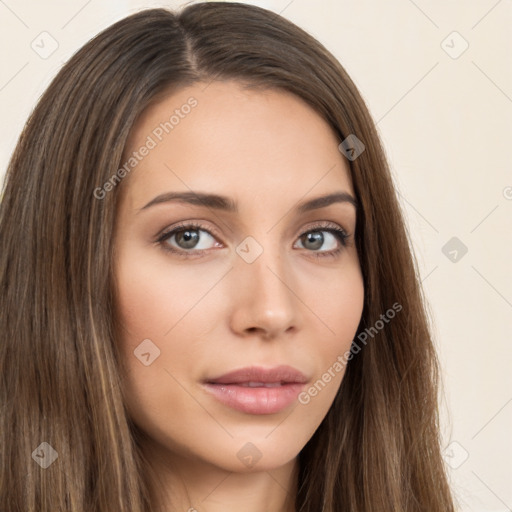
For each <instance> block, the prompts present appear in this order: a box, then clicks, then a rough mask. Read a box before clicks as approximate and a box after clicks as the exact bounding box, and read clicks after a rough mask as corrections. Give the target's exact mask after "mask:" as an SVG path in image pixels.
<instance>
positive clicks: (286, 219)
mask: <svg viewBox="0 0 512 512" xmlns="http://www.w3.org/2000/svg"><path fill="white" fill-rule="evenodd" d="M205 87H206V84H204V83H201V84H195V85H193V86H190V87H187V88H184V89H181V90H180V91H179V92H174V93H173V94H172V95H170V96H168V97H166V98H165V99H164V100H160V102H159V103H157V104H154V105H153V106H151V107H150V108H149V109H148V110H147V111H146V112H145V113H144V115H143V116H142V117H141V118H140V119H139V120H138V121H137V124H136V125H135V126H134V129H133V130H132V133H131V135H130V139H129V141H128V145H127V147H126V152H125V155H126V160H127V161H128V160H129V159H130V157H132V158H133V153H134V152H137V154H138V156H137V157H136V158H137V163H136V166H135V167H134V168H133V169H132V170H131V171H130V173H129V174H128V175H127V176H126V177H125V178H124V180H123V182H122V183H121V184H120V185H118V186H119V187H122V194H121V195H120V202H119V205H118V211H117V217H116V229H115V241H114V246H115V252H116V257H115V270H114V271H115V279H116V287H117V288H116V291H117V303H116V306H117V310H118V311H117V313H118V315H119V319H120V324H121V326H122V328H121V332H120V333H119V339H118V340H117V342H118V343H119V347H120V350H121V354H122V358H123V361H122V362H123V364H124V366H125V369H126V374H125V379H124V382H123V385H124V388H123V392H124V394H125V399H126V402H127V407H128V410H129V414H130V416H131V418H132V420H133V421H134V423H135V424H136V425H137V426H138V427H139V428H140V429H142V431H144V433H145V434H147V436H148V437H149V438H150V439H151V442H152V443H153V445H154V446H155V447H158V448H157V451H158V452H159V453H161V454H165V455H166V456H167V455H168V456H169V459H170V460H179V461H184V462H193V463H196V464H197V463H205V464H208V465H214V466H216V467H219V468H224V469H225V470H228V471H233V472H243V471H246V472H248V471H255V470H268V469H272V468H277V467H280V466H282V465H284V464H287V463H289V462H290V461H292V460H293V459H294V458H295V457H296V456H297V455H298V453H299V451H300V450H301V449H302V448H303V446H304V445H305V444H306V443H307V441H308V440H309V439H310V438H311V436H312V435H313V433H314V432H315V430H316V429H317V427H318V426H319V425H320V423H321V422H322V420H323V418H324V417H325V415H326V414H327V412H328V410H329V408H330V406H331V404H332V402H333V400H334V397H335V395H336V392H337V391H338V389H339V386H340V383H341V380H342V378H343V374H344V370H345V367H344V365H342V364H340V363H339V362H338V361H339V357H340V356H342V355H343V354H344V353H345V352H346V351H348V350H349V348H350V346H351V342H352V340H353V338H354V336H355V334H356V330H357V326H358V324H359V321H360V318H361V314H362V310H363V296H364V290H363V280H362V274H361V270H360V265H359V259H358V254H357V250H356V247H355V242H354V236H355V226H356V209H355V207H354V205H353V204H352V203H351V202H350V200H349V199H348V200H347V198H349V197H350V196H352V197H354V191H353V188H352V183H351V179H350V174H349V168H348V164H347V161H346V159H345V157H344V156H343V155H342V154H341V153H340V152H339V150H338V144H339V142H340V141H338V140H337V138H336V136H335V135H334V134H333V132H332V131H331V129H330V127H329V126H328V124H327V123H326V122H325V121H324V120H323V119H322V118H321V117H320V116H319V115H318V114H317V113H316V112H315V111H314V110H312V109H311V108H310V107H309V106H308V105H306V104H305V103H304V102H302V100H300V99H298V98H297V97H295V96H293V95H291V94H288V93H284V92H279V91H276V90H272V91H271V90H267V91H262V90H258V91H256V90H247V89H244V88H243V87H242V86H241V85H239V84H238V83H237V82H230V81H226V82H214V83H212V84H211V85H209V86H208V87H207V88H206V89H205ZM191 97H192V98H194V99H193V100H190V99H189V98H191ZM187 104H188V105H190V108H188V107H185V105H187ZM173 114H175V116H174V119H171V115H173ZM169 119H171V121H170V123H171V124H169ZM165 122H167V123H168V124H167V125H166V124H165ZM171 125H172V127H171ZM162 127H164V128H162ZM165 128H166V129H167V130H166V129H165ZM150 139H151V140H150ZM151 141H153V142H151ZM143 146H145V147H146V148H147V150H141V148H142V147H143ZM139 157H140V158H139ZM132 163H133V161H132ZM109 193H112V192H109ZM181 193H184V194H187V196H186V197H184V198H181V199H179V198H178V197H177V196H176V194H181ZM193 193H195V194H207V195H215V196H222V198H223V199H222V198H218V197H215V198H211V197H210V198H207V197H205V196H201V198H200V199H194V198H193V196H192V194H193ZM335 193H338V194H340V196H339V197H338V200H332V201H324V202H316V203H310V201H311V200H312V199H316V198H319V197H322V196H327V195H331V194H335ZM172 194H174V196H172ZM173 197H174V199H173ZM305 205H309V207H308V206H305ZM279 367H281V368H279ZM284 367H286V368H284ZM289 367H291V368H292V369H293V371H292V370H290V368H289ZM247 368H252V370H247V371H242V373H240V374H238V375H235V376H233V375H231V376H228V377H226V378H225V379H220V381H222V382H219V378H220V377H222V376H223V375H226V374H229V373H231V372H233V371H236V370H244V369H247ZM214 381H215V382H214Z"/></svg>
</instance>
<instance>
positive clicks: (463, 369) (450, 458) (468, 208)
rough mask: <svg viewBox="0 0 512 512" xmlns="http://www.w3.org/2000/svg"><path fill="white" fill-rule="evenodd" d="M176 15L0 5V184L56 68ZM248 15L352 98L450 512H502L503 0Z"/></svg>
mask: <svg viewBox="0 0 512 512" xmlns="http://www.w3.org/2000/svg"><path fill="white" fill-rule="evenodd" d="M184 3H185V2H164V1H161V2H152V1H138V0H124V1H121V0H119V1H114V0H110V1H106V2H100V1H99V0H90V1H88V2H87V1H85V0H72V1H66V2H64V1H57V0H52V1H45V2H36V1H35V0H30V1H29V0H23V1H21V0H0V48H1V52H2V54H1V55H2V58H1V66H0V112H1V119H2V123H1V126H0V175H1V176H2V177H3V173H4V172H5V168H6V166H7V161H8V158H9V156H10V154H11V152H12V150H13V148H14V145H15V143H16V139H17V137H18V135H19V132H20V130H21V128H22V126H23V123H24V122H25V119H26V117H27V116H28V114H29V112H30V111H31V109H32V108H33V107H34V105H35V103H36V101H37V99H38V97H39V96H40V94H41V93H42V91H43V90H44V89H45V87H46V86H47V85H48V83H49V81H50V80H51V79H52V77H53V76H54V75H55V73H56V72H57V71H58V69H59V67H60V66H61V63H62V62H63V61H65V60H66V59H67V58H68V57H69V56H70V55H71V54H72V53H74V52H75V51H76V50H77V49H78V48H79V47H80V46H81V45H83V44H84V43H85V42H86V41H87V40H88V39H89V38H91V37H92V36H93V35H95V34H96V33H98V32H99V31H100V30H101V29H103V28H105V27H107V26H108V25H110V24H112V23H113V22H114V21H117V20H118V19H120V18H122V17H124V16H126V15H127V14H131V13H133V12H136V11H138V10H140V9H142V8H144V7H152V6H169V7H177V6H179V5H182V4H184ZM248 3H253V4H256V5H260V6H262V7H266V8H269V9H271V10H273V11H275V12H278V13H281V14H282V15H283V16H285V17H287V18H288V19H290V20H291V21H293V22H295V23H297V24H298V25H299V26H301V27H302V28H304V29H306V30H307V31H309V32H310V33H311V34H313V35H314V36H315V37H317V38H318V39H319V40H320V41H321V42H322V43H323V44H324V45H325V46H326V47H327V48H328V49H329V50H330V51H331V52H332V53H334V55H336V57H337V58H338V59H339V60H340V62H341V63H342V64H343V66H344V67H345V68H346V69H347V71H348V72H349V74H350V75H351V76H352V78H353V79H354V81H355V82H356V84H357V85H358V87H359V88H360V90H361V92H362V94H363V96H364V98H365V99H366V101H367V103H368V106H369V108H370V110H371V112H372V115H373V116H374V119H375V120H376V122H377V124H378V128H379V131H380V134H381V136H382V138H383V141H384V144H385V147H386V149H387V152H388V157H389V159H390V163H391V167H392V170H393V173H394V176H395V179H396V185H397V188H398V190H399V193H400V196H401V200H402V204H403V207H404V210H405V212H406V214H407V219H408V223H409V227H410V231H411V238H412V243H413V246H414V249H415V251H416V254H417V258H418V263H419V266H420V269H421V274H422V279H423V284H424V288H425V293H426V296H427V298H428V301H429V303H430V309H431V311H432V316H433V323H434V332H435V337H436V342H437V344H438V347H439V352H440V355H441V359H442V365H443V378H444V383H445V402H444V403H445V406H444V408H443V431H444V445H445V446H446V447H447V449H446V452H445V453H446V461H447V463H448V465H449V466H450V473H451V477H452V481H453V488H454V490H455V492H456V495H457V496H458V497H459V500H460V503H461V510H464V511H478V512H481V511H482V512H483V511H493V512H498V511H500V512H502V511H503V512H504V511H507V510H512V485H511V483H512V480H511V475H512V463H511V461H512V437H511V431H512V429H511V427H512V377H511V372H510V366H511V363H512V339H511V338H512V336H511V332H512V275H511V272H510V269H511V262H512V242H511V234H512V172H511V158H510V145H511V144H510V141H509V139H510V135H511V134H512V68H511V60H510V55H511V50H512V37H511V35H510V33H511V30H510V27H512V6H511V1H510V0H500V1H496V0H489V1H487V0H485V1H484V0H478V1H472V2H469V1H466V2H457V1H453V0H448V1H446V0H445V1H441V0H435V1H430V2H427V1H426V0H417V1H416V2H413V1H412V0H388V1H386V2H378V1H377V0H372V1H370V0H367V1H360V2H348V1H335V0H319V1H316V2H312V1H311V0H292V1H290V0H268V1H260V2H256V1H255V2H248ZM454 31H456V32H457V33H458V34H453V32H454ZM42 32H47V33H48V34H50V35H45V34H43V35H40V34H41V33H42ZM53 40H55V41H56V43H55V42H53ZM52 44H53V45H56V44H58V48H57V49H56V50H55V51H54V53H52V54H51V55H50V56H47V55H43V56H44V57H46V58H42V57H41V56H40V54H41V53H42V52H44V51H47V52H49V51H51V50H52ZM31 45H32V46H33V47H34V49H33V48H32V46H31ZM466 45H469V46H468V48H467V49H466V50H465V51H463V52H462V50H464V48H465V46H466ZM36 49H37V51H36ZM38 52H39V53H38ZM461 52H462V53H461ZM452 237H457V239H458V241H455V244H459V247H457V245H454V246H451V245H448V246H447V247H446V248H445V250H444V252H445V253H446V254H447V256H446V255H445V254H444V253H443V247H445V244H447V242H448V241H449V240H450V239H452ZM452 243H453V242H452ZM460 243H463V244H464V245H465V246H466V247H467V249H468V252H467V253H466V254H464V255H462V253H461V251H460ZM454 250H455V251H457V254H456V253H455V252H453V251H454ZM450 258H451V259H453V258H456V261H451V259H450Z"/></svg>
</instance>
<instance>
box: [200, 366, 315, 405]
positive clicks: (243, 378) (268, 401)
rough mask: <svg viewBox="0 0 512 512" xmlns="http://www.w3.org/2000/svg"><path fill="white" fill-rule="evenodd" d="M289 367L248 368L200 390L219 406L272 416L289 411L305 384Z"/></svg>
mask: <svg viewBox="0 0 512 512" xmlns="http://www.w3.org/2000/svg"><path fill="white" fill-rule="evenodd" d="M307 380H308V379H307V377H306V376H305V375H304V374H303V373H302V372H300V371H299V370H297V369H295V368H292V367H290V366H278V367H274V368H270V369H265V368H260V367H248V368H242V369H241V370H236V371H233V372H229V373H227V374H224V375H222V376H220V377H216V378H213V379H208V380H206V381H204V383H203V387H204V389H205V390H206V391H207V392H208V393H209V394H210V395H212V396H213V397H215V398H216V399H217V400H218V401H219V402H221V403H222V404H224V405H226V406H228V407H230V408H232V409H236V410H238V411H241V412H244V413H247V414H255V415H260V414H275V413H278V412H281V411H283V410H284V409H286V408H287V407H289V406H290V405H291V404H292V403H293V402H294V401H295V400H296V398H297V396H298V394H299V393H300V392H301V391H302V389H303V388H304V386H305V383H306V382H307Z"/></svg>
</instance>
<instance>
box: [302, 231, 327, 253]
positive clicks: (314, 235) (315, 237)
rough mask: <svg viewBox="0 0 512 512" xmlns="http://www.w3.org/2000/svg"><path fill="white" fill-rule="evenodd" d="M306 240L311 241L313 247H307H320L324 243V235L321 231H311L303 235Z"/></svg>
mask: <svg viewBox="0 0 512 512" xmlns="http://www.w3.org/2000/svg"><path fill="white" fill-rule="evenodd" d="M305 238H306V241H307V242H313V247H312V246H310V247H309V249H320V247H322V245H323V243H324V235H323V234H322V232H321V231H312V232H310V233H307V234H306V235H305Z"/></svg>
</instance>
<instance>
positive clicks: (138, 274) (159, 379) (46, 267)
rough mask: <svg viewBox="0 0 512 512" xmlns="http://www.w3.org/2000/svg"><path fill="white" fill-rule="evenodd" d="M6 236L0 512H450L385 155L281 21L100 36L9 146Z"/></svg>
mask: <svg viewBox="0 0 512 512" xmlns="http://www.w3.org/2000/svg"><path fill="white" fill-rule="evenodd" d="M0 237H1V238H0V240H1V243H2V248H3V249H2V252H1V256H0V258H1V266H0V268H1V273H2V274H1V290H2V294H1V306H2V312H3V314H2V320H1V322H2V325H1V329H0V332H1V333H2V342H1V345H0V346H1V357H0V369H1V374H2V376H3V378H2V381H1V385H0V389H1V405H2V408H3V413H2V416H1V420H0V421H1V428H0V432H1V433H2V434H1V436H0V438H1V446H0V453H1V455H0V457H1V462H2V468H4V469H3V471H2V476H1V479H0V482H1V483H0V509H1V510H10V511H14V510H20V511H21V510H23V511H36V510H37V511H45V510H48V511H50V510H52V511H55V510H62V511H64V510H65V511H76V512H78V511H80V512H82V511H105V512H106V511H111V510H122V511H132V512H142V511H149V510H152V511H153V510H158V511H162V512H164V511H165V512H170V511H173V512H174V511H177V510H189V511H194V510H197V511H199V512H201V511H207V512H212V511H217V510H223V511H228V510H235V508H236V509H237V510H238V509H239V508H240V507H241V506H242V507H243V508H244V510H246V511H248V512H252V511H261V510H269V511H275V512H278V511H279V512H284V511H285V512H290V511H301V512H305V511H311V512H318V511H324V512H341V511H354V512H355V511H359V512H369V511H381V510H393V511H404V512H419V511H429V512H441V511H443V512H445V511H453V510H454V508H453V503H452V499H451V497H450V491H449V487H448V484H447V478H446V475H445V471H444V468H443V463H442V458H441V454H440V446H439V431H438V416H437V401H436V400H437V399H436V393H437V360H436V355H435V352H434V348H433V344H432V339H431V334H430V332H429V326H428V320H427V314H426V310H425V307H424V303H423V298H422V294H421V289H420V286H419V279H418V275H417V271H416V267H415V262H414V258H413V254H412V253H411V251H410V248H409V244H408V238H407V233H406V230H405V227H404V221H403V218H402V215H401V212H400V209H399V206H398V202H397V199H396V194H395V191H394V188H393V183H392V180H391V177H390V173H389V170H388V166H387V163H386V160H385V156H384V152H383V150H382V148H381V145H380V142H379V139H378V136H377V133H376V130H375V126H374V123H373V121H372V119H371V117H370V115H369V113H368V110H367V108H366V106H365V104H364V102H363V100H362V98H361V96H360V94H359V93H358V91H357V89H356V87H355V85H354V84H353V82H352V81H351V80H350V78H349V77H348V76H347V74H346V72H345V71H344V69H343V68H342V67H341V65H340V64H339V63H338V62H337V61H336V60H335V59H334V57H333V56H332V55H331V54H330V53H329V52H328V51H327V50H326V49H325V48H324V47H322V46H321V45H320V44H319V43H318V42H317V41H316V40H315V39H313V38H312V37H311V36H309V35H308V34H306V33H305V32H304V31H302V30H301V29H299V28H298V27H296V26H295V25H293V24H292V23H290V22H288V21H287V20H285V19H283V18H282V17H280V16H278V15H276V14H274V13H272V12H270V11H267V10H264V9H261V8H257V7H253V6H249V5H243V4H237V3H222V2H209V3H198V4H195V5H191V6H188V7H187V8H185V9H184V10H183V11H181V12H180V13H173V12H170V11H167V10H164V9H151V10H146V11H143V12H140V13H138V14H135V15H132V16H129V17H127V18H125V19H124V20H121V21H119V22H118V23H116V24H114V25H112V26H111V27H109V28H108V29H106V30H105V31H104V32H102V33H101V34H99V35H98V36H97V37H95V38H94V39H93V40H92V41H90V42H89V43H88V44H86V45H85V46H84V47H83V48H82V49H81V50H80V51H79V52H77V54H76V55H74V56H73V57H72V58H71V59H70V61H69V62H68V63H67V64H66V65H65V66H64V68H63V69H62V70H61V71H60V73H59V74H58V75H57V77H56V78H55V79H54V81H53V82H52V84H51V85H50V86H49V88H48V90H47V91H46V92H45V94H44V95H43V97H42V98H41V100H40V102H39V104H38V105H37V107H36V109H35V110H34V112H33V114H32V115H31V117H30V119H29V121H28V123H27V125H26V127H25V129H24V131H23V133H22V135H21V137H20V140H19V142H18V145H17V147H16V150H15V152H14V155H13V157H12V160H11V162H10V165H9V168H8V172H7V177H6V183H5V188H4V192H3V198H2V203H1V210H0ZM6 468H9V469H8V470H6Z"/></svg>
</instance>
